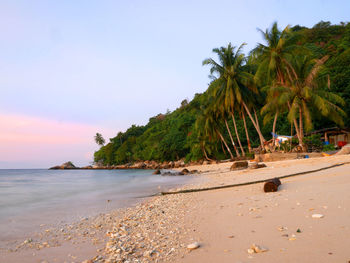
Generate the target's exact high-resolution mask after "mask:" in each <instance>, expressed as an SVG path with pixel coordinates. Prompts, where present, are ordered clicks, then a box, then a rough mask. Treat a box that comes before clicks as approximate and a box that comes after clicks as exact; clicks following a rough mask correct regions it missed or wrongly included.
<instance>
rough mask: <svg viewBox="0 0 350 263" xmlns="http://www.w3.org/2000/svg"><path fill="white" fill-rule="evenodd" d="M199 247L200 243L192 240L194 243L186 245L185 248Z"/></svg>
mask: <svg viewBox="0 0 350 263" xmlns="http://www.w3.org/2000/svg"><path fill="white" fill-rule="evenodd" d="M199 247H200V244H199V243H198V242H194V243H192V244H189V245H188V246H187V248H188V249H190V250H193V249H197V248H199Z"/></svg>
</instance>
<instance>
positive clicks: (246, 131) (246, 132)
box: [242, 112, 252, 153]
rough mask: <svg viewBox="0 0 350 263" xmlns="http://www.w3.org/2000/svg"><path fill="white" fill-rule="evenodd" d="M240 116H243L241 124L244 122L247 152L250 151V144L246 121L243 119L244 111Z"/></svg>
mask: <svg viewBox="0 0 350 263" xmlns="http://www.w3.org/2000/svg"><path fill="white" fill-rule="evenodd" d="M242 117H243V124H244V129H245V135H246V137H247V144H248V151H249V153H251V152H252V146H251V145H250V139H249V133H248V129H247V123H246V121H245V113H244V112H242Z"/></svg>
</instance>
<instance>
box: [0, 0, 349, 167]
mask: <svg viewBox="0 0 350 263" xmlns="http://www.w3.org/2000/svg"><path fill="white" fill-rule="evenodd" d="M349 13H350V1H346V0H343V1H340V0H334V1H325V0H318V1H316V0H310V1H282V0H264V1H252V0H248V1H234V0H232V1H220V0H219V1H199V0H198V1H151V0H150V1H137V0H130V1H118V0H117V1H105V0H102V1H83V0H81V1H41V0H38V1H17V0H8V1H6V0H1V1H0V50H1V51H0V91H1V96H0V168H47V167H50V166H53V165H57V164H61V163H63V162H66V161H72V162H73V163H75V164H76V165H87V164H89V162H91V161H92V160H93V152H94V151H95V150H97V149H98V147H97V145H96V144H95V142H94V140H93V136H94V135H95V134H96V132H100V133H102V135H103V136H104V137H105V138H106V140H107V141H109V140H108V139H109V138H111V137H113V136H115V135H116V134H117V133H118V132H119V131H124V130H125V129H127V128H128V127H129V126H130V125H132V124H137V125H144V124H146V123H147V121H148V119H149V118H150V117H152V116H155V115H157V114H158V113H161V112H163V113H164V112H166V111H167V109H169V110H175V109H176V108H177V107H178V106H179V105H180V103H181V101H182V100H183V99H186V98H187V99H192V98H193V96H194V94H195V93H199V92H203V91H205V90H206V88H207V85H208V82H209V80H208V77H207V76H208V73H209V71H208V68H205V67H202V66H201V62H202V61H203V59H205V58H207V57H210V56H212V53H211V50H212V49H213V48H215V47H220V46H223V45H226V44H227V43H229V42H232V44H233V45H240V44H241V43H242V42H247V44H248V45H247V46H246V48H245V52H248V51H249V50H251V49H252V48H254V47H255V45H256V43H257V42H259V41H261V37H260V35H259V33H258V32H257V30H256V28H257V27H259V28H261V29H266V28H268V27H270V25H271V24H272V23H273V22H274V21H278V23H279V25H280V27H281V28H283V27H285V26H287V25H288V24H290V25H292V26H293V25H297V24H299V25H303V26H308V27H312V26H313V25H314V24H316V23H318V22H319V21H321V20H323V21H330V22H332V23H333V24H336V23H339V22H341V21H344V22H347V21H349Z"/></svg>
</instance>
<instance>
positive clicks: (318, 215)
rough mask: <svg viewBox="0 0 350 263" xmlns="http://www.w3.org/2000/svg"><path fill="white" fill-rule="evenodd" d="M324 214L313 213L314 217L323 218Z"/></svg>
mask: <svg viewBox="0 0 350 263" xmlns="http://www.w3.org/2000/svg"><path fill="white" fill-rule="evenodd" d="M323 217H324V215H321V214H313V215H312V218H323Z"/></svg>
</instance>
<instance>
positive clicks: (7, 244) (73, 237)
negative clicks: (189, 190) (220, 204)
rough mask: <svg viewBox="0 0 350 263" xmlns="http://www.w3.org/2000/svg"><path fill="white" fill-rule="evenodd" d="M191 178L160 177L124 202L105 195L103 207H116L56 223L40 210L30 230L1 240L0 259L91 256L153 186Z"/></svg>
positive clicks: (61, 259)
mask: <svg viewBox="0 0 350 263" xmlns="http://www.w3.org/2000/svg"><path fill="white" fill-rule="evenodd" d="M154 176H157V175H154ZM194 178H195V176H188V178H187V179H186V180H185V181H184V179H185V178H184V179H181V180H180V181H179V180H176V181H174V180H170V181H169V182H168V181H164V180H163V183H161V184H160V185H159V186H158V187H157V185H154V187H153V188H154V189H153V190H152V189H149V190H145V191H144V192H145V194H142V193H140V194H139V195H138V196H135V197H133V198H131V199H128V200H124V201H123V200H114V199H113V200H107V198H108V196H106V206H110V204H114V206H115V204H117V206H119V207H117V208H112V209H111V210H110V211H107V212H104V210H105V208H106V207H104V206H105V204H104V203H102V204H101V205H102V206H103V207H101V208H103V209H99V210H100V211H101V210H103V211H102V212H98V211H96V212H97V213H93V214H91V213H90V214H89V213H87V214H86V216H84V217H81V216H79V217H78V218H77V217H72V218H71V219H69V220H67V219H63V218H62V219H63V220H61V219H57V220H55V221H57V223H53V222H51V221H53V220H50V221H49V222H48V220H45V218H46V219H47V216H44V217H41V216H42V215H41V214H42V212H40V218H43V220H42V221H35V225H36V226H35V228H34V229H33V228H30V229H33V230H30V231H25V232H23V235H22V234H20V235H19V236H18V235H17V234H16V235H15V236H14V237H12V236H13V234H11V238H10V239H7V240H5V239H4V240H2V241H1V243H2V246H1V247H0V262H42V261H43V262H44V261H45V260H46V261H47V262H73V261H74V262H75V261H76V262H81V261H83V260H85V259H87V258H90V257H93V256H95V255H96V254H98V253H101V251H103V249H104V246H105V243H106V242H107V241H108V236H106V233H107V232H108V231H109V230H111V229H112V228H113V222H114V221H113V220H114V219H115V218H118V217H121V216H122V215H123V214H124V213H125V212H126V211H127V210H129V209H133V208H135V207H137V206H138V205H140V204H142V203H145V202H148V199H151V197H148V195H152V194H153V193H154V191H157V190H156V189H162V188H163V189H172V188H174V187H180V186H182V185H183V184H184V183H185V182H186V181H187V182H189V181H193V180H194ZM165 182H168V183H165ZM174 182H175V183H174ZM176 182H177V183H176ZM164 183H165V184H164ZM167 184H168V186H167ZM159 187H161V188H159ZM115 202H116V203H115ZM43 212H44V211H43ZM46 214H47V213H46ZM29 215H30V214H29ZM36 217H37V216H36ZM40 218H39V220H40ZM11 220H12V219H11ZM15 220H16V219H15ZM33 222H34V221H33ZM39 224H40V226H39ZM33 226H34V225H33ZM16 232H20V231H16Z"/></svg>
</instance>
